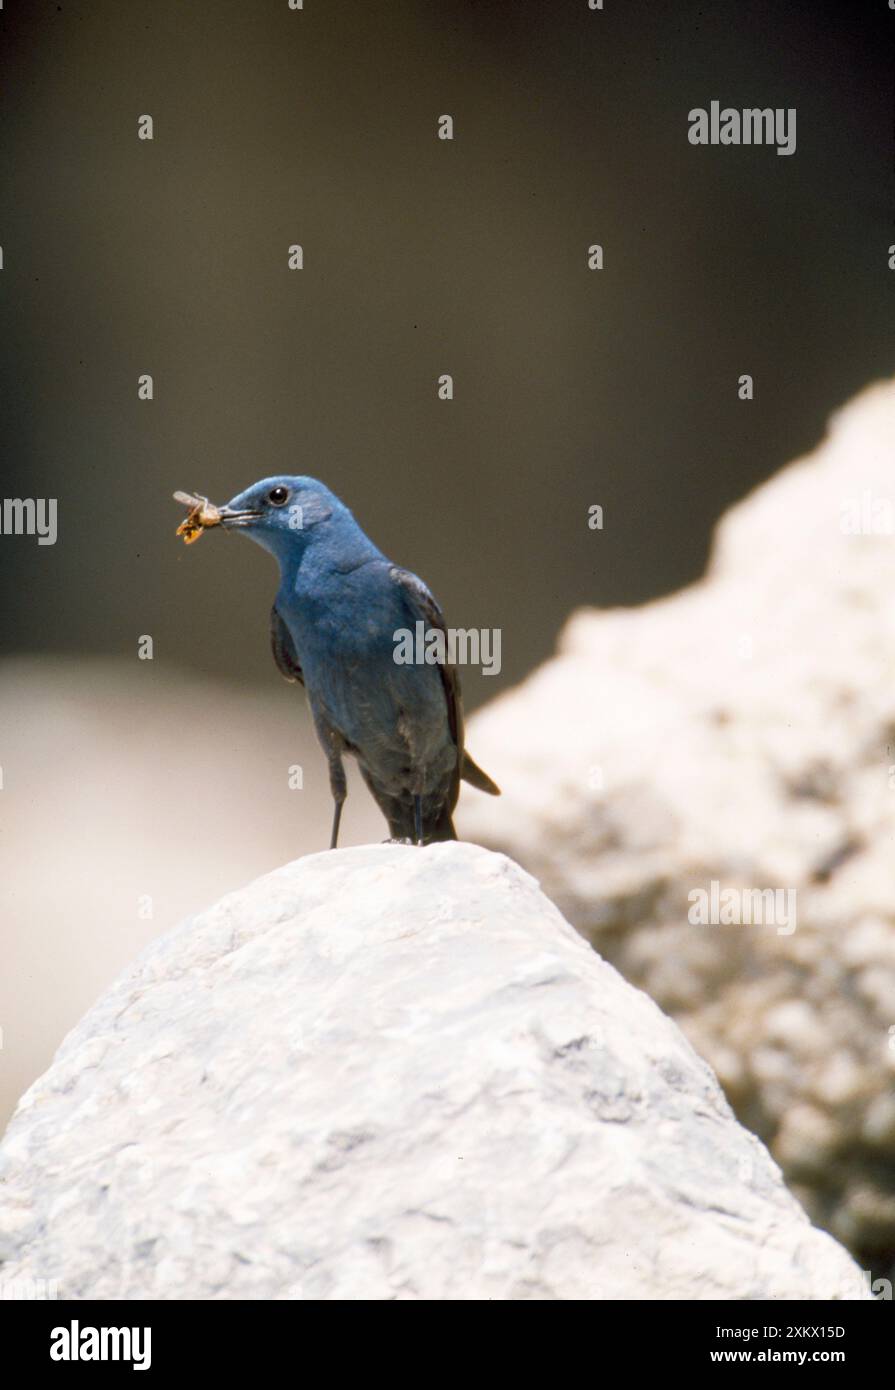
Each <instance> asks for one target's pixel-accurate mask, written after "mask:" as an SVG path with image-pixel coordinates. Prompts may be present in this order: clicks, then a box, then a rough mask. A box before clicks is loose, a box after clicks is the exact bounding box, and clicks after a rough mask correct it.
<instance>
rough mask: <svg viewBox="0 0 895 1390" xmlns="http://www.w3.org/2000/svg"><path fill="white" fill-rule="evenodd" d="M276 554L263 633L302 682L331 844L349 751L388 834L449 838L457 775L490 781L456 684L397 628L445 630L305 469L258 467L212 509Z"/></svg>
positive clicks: (408, 579)
mask: <svg viewBox="0 0 895 1390" xmlns="http://www.w3.org/2000/svg"><path fill="white" fill-rule="evenodd" d="M218 516H219V522H220V524H221V525H223V526H225V527H227V528H228V529H234V530H242V531H244V532H245V533H246V535H248V536H249V537H250V538H251V539H252V540H254V541H256V542H257V543H258V544H259V545H261V546H263V547H264V548H265V549H266V550H269V551H270V552H271V554H272V555H273V556H274V557H275V559H276V560H277V561H278V563H279V567H280V587H279V589H278V591H277V596H276V600H275V602H274V606H273V610H272V612H271V645H272V648H273V654H274V658H275V660H276V663H277V665H278V667H279V669H280V671H281V672H282V673H283V675H284V676H286V678H287V679H288V680H297V681H301V682H302V683H303V684H304V686H305V689H306V691H307V695H308V700H309V702H310V706H311V713H312V715H313V719H314V726H315V728H316V731H317V736H318V738H319V740H320V743H321V745H322V747H323V750H324V752H325V754H326V756H327V760H328V763H329V771H330V786H331V788H332V793H333V799H334V801H335V814H334V818H333V829H332V839H331V843H332V846H333V847H335V845H336V843H337V840H338V833H339V820H340V817H341V811H342V803H343V802H344V800H345V795H346V782H345V773H344V768H343V765H342V757H343V754H345V753H350V754H352V755H353V756H354V757H355V758H356V759H357V761H358V764H359V766H360V769H361V773H362V774H363V777H364V780H365V781H366V783H367V786H368V787H369V788H370V791H371V792H372V793H373V796H374V797H375V798H376V801H377V802H378V804H379V806H380V808H381V810H382V812H383V814H384V815H385V818H386V820H387V821H388V825H389V831H390V834H391V836H392V837H393V838H394V839H400V840H413V841H415V842H417V843H427V842H428V841H431V840H449V839H455V838H456V835H455V833H454V826H453V820H452V813H453V810H454V806H455V805H456V802H457V796H458V792H459V783H460V779H461V778H465V779H466V780H467V781H468V782H470V783H471V784H472V785H474V786H476V787H478V788H479V789H480V790H482V791H487V792H490V793H491V794H492V795H496V794H497V793H498V788H497V787H496V786H495V785H494V783H493V782H492V781H491V779H490V778H489V777H488V776H487V775H486V774H485V773H484V772H482V771H481V769H480V768H478V767H477V766H476V764H475V763H474V762H473V761H472V759H471V758H470V757H469V755H468V754H467V753H466V752H465V750H464V746H463V714H462V704H461V698H460V685H459V680H458V677H457V673H456V671H455V670H454V669H453V668H452V667H450V666H448V665H428V664H403V665H402V664H399V663H396V661H395V659H394V653H395V635H396V633H397V632H398V631H400V630H402V629H408V628H409V629H411V630H413V629H414V628H415V625H416V624H417V623H418V622H420V621H422V622H423V623H424V624H425V626H426V629H427V630H429V629H431V628H440V629H441V630H442V631H444V630H445V625H444V617H443V615H442V613H441V610H440V608H439V607H438V605H437V603H436V602H435V600H434V598H433V597H432V595H431V594H430V593H429V590H428V589H427V588H426V586H425V585H424V584H423V582H422V580H420V579H418V578H417V577H416V575H414V574H411V573H410V572H409V571H408V570H402V569H400V568H399V567H398V566H396V565H393V564H392V563H391V562H390V561H389V560H387V559H386V557H385V556H384V555H383V554H382V552H381V551H380V550H378V549H377V548H376V546H375V545H374V544H373V542H372V541H371V540H370V539H369V537H367V536H366V535H365V534H364V532H363V531H362V530H361V528H360V527H359V526H358V524H357V522H356V521H355V519H354V517H353V516H352V514H351V512H350V511H349V510H348V508H347V507H346V506H345V505H344V503H343V502H341V501H340V500H339V498H338V497H336V496H335V495H334V493H332V492H330V490H329V488H327V487H325V486H324V485H323V484H322V483H319V482H317V480H316V479H314V478H304V477H274V478H265V479H263V481H261V482H259V483H255V484H254V486H253V487H250V488H248V489H247V490H246V491H245V492H241V493H239V495H238V496H236V497H234V498H233V499H232V501H231V502H229V503H228V504H227V506H226V507H223V508H220V509H219V512H218Z"/></svg>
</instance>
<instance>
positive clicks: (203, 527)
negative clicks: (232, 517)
mask: <svg viewBox="0 0 895 1390" xmlns="http://www.w3.org/2000/svg"><path fill="white" fill-rule="evenodd" d="M174 501H175V502H180V503H181V505H182V506H184V507H189V508H190V511H189V514H188V515H187V517H186V518H185V519H184V520H183V521H182V522H181V523H180V525H179V526H178V528H177V530H176V532H175V535H178V536H183V542H184V545H192V543H193V541H196V540H198V539H199V537H200V536H201V534H202V532H203V531H207V529H208V527H209V526H220V524H221V509H220V507H216V506H215V505H214V503H213V502H209V500H208V498H207V497H202V496H201V494H198V493H197V494H194V493H191V492H175V494H174Z"/></svg>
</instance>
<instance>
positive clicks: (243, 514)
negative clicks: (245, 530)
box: [214, 506, 261, 528]
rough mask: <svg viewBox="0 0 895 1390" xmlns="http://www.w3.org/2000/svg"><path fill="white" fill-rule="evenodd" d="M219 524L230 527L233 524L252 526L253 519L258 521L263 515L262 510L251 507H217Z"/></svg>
mask: <svg viewBox="0 0 895 1390" xmlns="http://www.w3.org/2000/svg"><path fill="white" fill-rule="evenodd" d="M217 514H218V515H217V522H216V523H214V524H216V525H218V526H223V527H225V528H229V527H231V526H251V524H252V522H253V521H257V519H258V517H259V516H260V515H261V513H260V511H258V510H257V508H256V509H252V508H251V507H230V506H226V507H218V508H217Z"/></svg>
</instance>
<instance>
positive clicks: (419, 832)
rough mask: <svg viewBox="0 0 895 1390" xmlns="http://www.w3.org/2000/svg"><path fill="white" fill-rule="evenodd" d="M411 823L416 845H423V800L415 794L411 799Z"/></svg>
mask: <svg viewBox="0 0 895 1390" xmlns="http://www.w3.org/2000/svg"><path fill="white" fill-rule="evenodd" d="M413 821H414V829H415V830H416V842H417V844H418V845H421V844H422V843H423V798H422V797H421V796H420V794H419V792H416V794H415V795H414V798H413Z"/></svg>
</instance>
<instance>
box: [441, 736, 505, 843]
mask: <svg viewBox="0 0 895 1390" xmlns="http://www.w3.org/2000/svg"><path fill="white" fill-rule="evenodd" d="M460 776H461V777H462V778H463V781H464V782H468V783H469V785H470V786H471V787H478V789H479V791H480V792H487V793H488V795H489V796H500V787H499V786H498V785H497V783H496V782H492V781H491V778H490V777H489V776H488V774H487V772H483V771H482V769H481V768H480V767H479V765H478V763H474V762H473V761H472V758H471V757H470V756H469V754H468V753H466V752H464V754H463V770H462V772H461V773H460ZM446 838H453V839H455V840H456V838H457V837H456V835H454V836H453V837H446Z"/></svg>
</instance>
